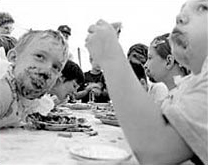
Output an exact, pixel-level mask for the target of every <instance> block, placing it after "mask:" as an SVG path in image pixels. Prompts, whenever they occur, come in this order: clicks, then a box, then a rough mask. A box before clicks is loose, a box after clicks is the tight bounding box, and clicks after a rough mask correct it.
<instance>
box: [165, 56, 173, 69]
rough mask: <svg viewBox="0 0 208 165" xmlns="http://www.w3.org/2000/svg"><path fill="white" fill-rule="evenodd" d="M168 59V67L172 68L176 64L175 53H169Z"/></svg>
mask: <svg viewBox="0 0 208 165" xmlns="http://www.w3.org/2000/svg"><path fill="white" fill-rule="evenodd" d="M166 61H167V63H166V68H167V69H171V68H172V67H173V66H174V61H175V58H174V56H173V55H171V54H169V55H168V56H167V58H166Z"/></svg>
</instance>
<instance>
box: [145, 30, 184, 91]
mask: <svg viewBox="0 0 208 165" xmlns="http://www.w3.org/2000/svg"><path fill="white" fill-rule="evenodd" d="M169 35H170V34H169V33H166V34H163V35H161V36H157V37H155V38H154V40H153V41H152V42H151V44H150V47H149V53H148V60H147V62H146V64H145V68H146V73H147V75H148V77H150V78H151V79H154V80H155V81H156V82H163V83H164V84H165V85H166V86H167V88H168V90H169V91H171V90H172V89H174V88H175V87H176V83H175V80H174V78H175V77H176V76H177V77H184V76H186V75H188V71H187V69H186V68H185V67H183V66H181V65H180V64H179V63H178V62H177V61H176V59H175V56H174V55H172V53H171V47H170V44H169Z"/></svg>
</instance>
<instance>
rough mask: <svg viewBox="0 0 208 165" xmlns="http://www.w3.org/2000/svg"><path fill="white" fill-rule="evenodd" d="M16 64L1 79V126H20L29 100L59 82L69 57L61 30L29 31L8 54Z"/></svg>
mask: <svg viewBox="0 0 208 165" xmlns="http://www.w3.org/2000/svg"><path fill="white" fill-rule="evenodd" d="M7 57H8V60H9V61H10V62H11V63H12V65H11V67H10V68H9V69H8V71H7V74H6V75H5V76H4V77H2V78H1V79H0V91H1V94H0V127H5V126H13V125H17V124H18V123H19V122H20V121H21V119H22V118H23V117H24V114H25V113H26V112H25V105H24V104H25V102H27V101H26V100H33V99H36V98H40V97H41V96H43V95H44V94H45V93H46V92H47V91H49V90H50V88H51V87H52V86H53V85H54V84H55V82H56V80H57V78H58V77H59V76H60V73H61V70H62V69H63V67H64V65H65V63H66V60H67V58H68V45H67V43H66V41H65V40H64V39H63V37H62V35H61V34H60V32H57V31H53V30H45V31H32V30H31V31H29V32H28V33H26V34H24V35H23V36H22V37H21V38H20V39H19V41H18V43H17V44H16V46H15V47H14V48H13V49H11V50H10V51H9V52H8V54H7Z"/></svg>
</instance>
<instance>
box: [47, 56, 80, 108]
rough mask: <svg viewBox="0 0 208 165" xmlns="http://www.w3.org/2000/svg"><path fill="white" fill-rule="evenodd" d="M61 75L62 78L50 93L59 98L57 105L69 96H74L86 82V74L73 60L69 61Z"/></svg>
mask: <svg viewBox="0 0 208 165" xmlns="http://www.w3.org/2000/svg"><path fill="white" fill-rule="evenodd" d="M61 73H62V75H61V77H60V78H59V79H58V80H57V82H56V84H55V85H54V86H53V87H52V89H51V90H50V91H49V93H50V94H52V95H55V96H56V97H57V99H56V101H55V104H60V103H62V102H64V101H65V100H66V99H67V97H68V96H71V95H74V94H75V93H76V92H77V89H78V88H79V86H80V85H81V84H82V83H83V82H84V73H83V72H82V70H81V68H80V67H79V65H77V64H76V63H75V62H73V61H71V60H68V61H67V63H66V64H65V66H64V69H63V70H62V71H61ZM67 101H68V100H67Z"/></svg>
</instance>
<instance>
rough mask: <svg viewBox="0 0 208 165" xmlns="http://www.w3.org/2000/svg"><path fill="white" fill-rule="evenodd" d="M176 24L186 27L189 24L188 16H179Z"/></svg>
mask: <svg viewBox="0 0 208 165" xmlns="http://www.w3.org/2000/svg"><path fill="white" fill-rule="evenodd" d="M176 23H177V24H179V25H180V24H181V25H185V24H187V23H188V16H187V15H185V14H179V15H178V16H177V18H176Z"/></svg>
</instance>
